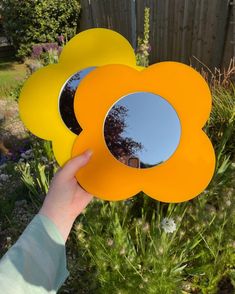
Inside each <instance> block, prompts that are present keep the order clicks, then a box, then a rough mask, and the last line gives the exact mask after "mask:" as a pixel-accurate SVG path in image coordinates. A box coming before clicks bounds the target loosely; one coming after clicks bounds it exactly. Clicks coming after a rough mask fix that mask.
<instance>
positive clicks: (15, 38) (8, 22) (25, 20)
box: [0, 0, 81, 59]
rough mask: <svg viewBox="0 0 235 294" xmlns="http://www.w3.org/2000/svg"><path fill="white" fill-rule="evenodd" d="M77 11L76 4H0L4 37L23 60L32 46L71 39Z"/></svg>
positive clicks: (74, 0)
mask: <svg viewBox="0 0 235 294" xmlns="http://www.w3.org/2000/svg"><path fill="white" fill-rule="evenodd" d="M80 9H81V6H80V4H79V1H78V0H71V1H65V0H63V1H62V0H40V1H31V0H26V1H19V0H2V1H1V10H0V13H1V15H2V17H3V27H4V30H5V32H6V35H7V36H8V37H9V38H10V40H11V41H12V43H13V45H14V47H15V49H16V50H17V55H18V57H19V58H21V59H23V58H25V57H26V56H28V55H30V53H31V50H32V46H33V45H34V44H37V43H47V42H55V41H57V39H58V37H59V36H61V35H64V36H65V38H66V40H69V39H70V38H72V37H73V36H74V35H75V34H76V31H77V23H78V18H79V14H80Z"/></svg>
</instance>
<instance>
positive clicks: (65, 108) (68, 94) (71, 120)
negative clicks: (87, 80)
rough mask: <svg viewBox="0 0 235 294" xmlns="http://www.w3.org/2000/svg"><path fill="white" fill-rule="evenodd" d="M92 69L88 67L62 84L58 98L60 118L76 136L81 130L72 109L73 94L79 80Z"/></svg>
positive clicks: (92, 68)
mask: <svg viewBox="0 0 235 294" xmlns="http://www.w3.org/2000/svg"><path fill="white" fill-rule="evenodd" d="M94 69H95V67H89V68H86V69H83V70H80V71H78V72H76V73H75V74H74V75H72V76H71V77H70V78H69V79H68V80H67V81H66V83H65V84H64V86H63V88H62V90H61V93H60V96H59V111H60V115H61V118H62V120H63V122H64V123H65V125H66V126H67V127H68V128H69V129H70V130H71V131H72V132H73V133H75V134H77V135H78V134H79V133H80V132H81V130H82V129H81V127H80V125H79V123H78V121H77V119H76V116H75V113H74V108H73V102H74V96H75V92H76V90H77V87H78V86H79V84H80V83H81V80H82V79H83V78H84V77H85V76H86V75H87V74H88V73H89V72H91V71H92V70H94Z"/></svg>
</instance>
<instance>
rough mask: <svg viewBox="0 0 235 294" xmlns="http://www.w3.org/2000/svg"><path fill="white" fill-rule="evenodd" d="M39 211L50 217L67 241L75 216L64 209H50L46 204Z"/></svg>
mask: <svg viewBox="0 0 235 294" xmlns="http://www.w3.org/2000/svg"><path fill="white" fill-rule="evenodd" d="M38 213H39V214H42V215H44V216H46V217H48V218H49V219H50V220H51V221H52V222H53V223H54V224H55V225H56V227H57V229H58V231H59V232H60V234H61V236H62V237H63V239H64V241H65V242H66V240H67V238H68V235H69V233H70V231H71V228H72V226H73V223H74V221H75V217H74V216H71V215H70V214H69V213H66V211H64V210H62V209H61V211H60V210H59V209H50V208H48V207H46V206H44V205H43V206H42V207H41V209H40V210H39V212H38Z"/></svg>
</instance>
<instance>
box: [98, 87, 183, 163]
mask: <svg viewBox="0 0 235 294" xmlns="http://www.w3.org/2000/svg"><path fill="white" fill-rule="evenodd" d="M180 134H181V126H180V120H179V117H178V115H177V113H176V111H175V109H174V108H173V107H172V105H171V104H170V103H169V102H168V101H167V100H165V99H164V98H162V97H161V96H159V95H156V94H152V93H149V92H136V93H132V94H129V95H126V96H124V97H122V98H121V99H120V100H118V101H117V102H116V103H115V104H114V105H113V106H112V108H111V109H110V110H109V112H108V113H107V116H106V118H105V122H104V138H105V142H106V145H107V147H108V149H109V150H110V152H111V153H112V154H113V156H114V157H115V158H116V159H117V160H119V161H120V162H122V163H123V164H126V165H128V166H130V167H134V168H150V167H153V166H156V165H159V164H161V163H163V162H164V161H166V160H167V159H168V158H170V157H171V156H172V154H173V153H174V152H175V150H176V148H177V146H178V144H179V141H180Z"/></svg>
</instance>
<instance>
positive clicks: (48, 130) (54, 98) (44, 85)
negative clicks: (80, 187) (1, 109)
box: [19, 28, 136, 165]
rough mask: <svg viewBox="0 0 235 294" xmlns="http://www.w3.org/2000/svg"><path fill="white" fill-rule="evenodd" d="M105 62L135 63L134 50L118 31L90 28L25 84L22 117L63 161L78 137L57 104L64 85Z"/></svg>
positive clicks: (69, 154) (21, 98)
mask: <svg viewBox="0 0 235 294" xmlns="http://www.w3.org/2000/svg"><path fill="white" fill-rule="evenodd" d="M105 64H126V65H129V66H133V67H136V59H135V52H134V50H133V48H132V47H131V45H130V43H129V42H128V41H127V40H126V39H125V38H124V37H123V36H122V35H120V34H119V33H117V32H115V31H112V30H108V29H103V28H95V29H89V30H86V31H83V32H81V33H79V34H77V35H76V36H75V37H73V38H72V39H71V40H70V41H69V42H68V43H67V44H66V45H65V47H64V48H63V50H62V52H61V55H60V58H59V62H58V64H53V65H48V66H45V67H43V68H41V69H39V70H37V71H36V72H35V73H33V74H32V75H31V76H30V77H29V78H28V80H27V81H26V82H25V84H24V86H23V89H22V91H21V94H20V98H19V112H20V117H21V119H22V121H23V122H24V124H25V126H26V127H27V128H28V129H29V130H30V131H31V132H32V133H33V134H35V135H36V136H38V137H40V138H42V139H46V140H51V141H52V144H53V151H54V154H55V157H56V159H57V161H58V163H59V164H60V165H62V164H64V163H65V162H66V161H67V160H68V159H69V158H70V157H71V149H72V146H73V143H74V140H75V139H76V135H75V134H74V133H73V132H71V131H70V130H69V129H68V128H67V127H66V125H65V124H64V122H63V120H62V119H61V115H60V112H59V106H58V105H59V101H58V100H59V96H60V92H61V89H62V87H63V85H64V84H65V83H66V81H67V80H68V79H69V78H70V77H71V76H73V75H74V74H75V73H77V72H78V71H80V70H83V69H86V68H88V67H99V66H102V65H105Z"/></svg>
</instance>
